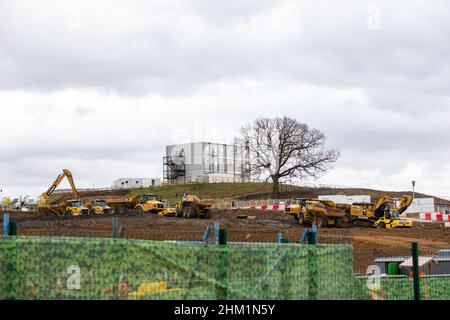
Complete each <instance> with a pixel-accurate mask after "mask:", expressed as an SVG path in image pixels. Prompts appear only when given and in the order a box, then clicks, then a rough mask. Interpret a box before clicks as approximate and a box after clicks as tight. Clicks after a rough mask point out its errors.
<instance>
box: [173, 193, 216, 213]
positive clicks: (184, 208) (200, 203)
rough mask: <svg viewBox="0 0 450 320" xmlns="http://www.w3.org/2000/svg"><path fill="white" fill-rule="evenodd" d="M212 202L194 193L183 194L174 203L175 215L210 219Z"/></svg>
mask: <svg viewBox="0 0 450 320" xmlns="http://www.w3.org/2000/svg"><path fill="white" fill-rule="evenodd" d="M213 204H214V200H211V199H205V200H202V199H200V198H199V197H198V196H196V195H193V194H184V195H183V196H182V197H181V200H180V201H179V202H178V204H177V205H176V209H175V212H176V217H183V218H186V219H192V218H201V219H210V218H211V207H212V206H213Z"/></svg>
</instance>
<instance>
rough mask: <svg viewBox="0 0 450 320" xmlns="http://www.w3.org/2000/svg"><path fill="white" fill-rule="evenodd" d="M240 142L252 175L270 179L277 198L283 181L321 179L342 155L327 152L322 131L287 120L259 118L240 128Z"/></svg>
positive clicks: (330, 151)
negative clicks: (248, 155) (288, 179)
mask: <svg viewBox="0 0 450 320" xmlns="http://www.w3.org/2000/svg"><path fill="white" fill-rule="evenodd" d="M239 140H240V142H241V143H242V144H246V145H247V146H248V148H249V151H250V163H251V172H252V174H253V175H256V176H257V177H258V178H260V177H261V176H266V177H267V179H271V180H272V182H273V193H274V196H277V195H279V193H280V180H281V179H283V178H286V177H290V178H299V179H305V178H307V177H313V178H318V177H319V176H321V175H322V174H323V173H325V172H326V171H327V170H328V169H329V168H330V165H331V164H332V163H334V162H336V160H337V159H338V158H339V156H340V155H339V152H337V151H335V150H325V148H324V144H325V140H326V139H325V135H324V134H323V133H322V132H320V131H319V130H316V129H310V128H309V127H308V126H307V125H306V124H303V123H300V122H298V121H297V120H295V119H291V118H288V117H283V118H273V119H269V118H261V119H257V120H255V121H254V123H252V124H249V125H246V126H244V127H242V128H241V137H240V138H239Z"/></svg>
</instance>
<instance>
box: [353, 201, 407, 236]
mask: <svg viewBox="0 0 450 320" xmlns="http://www.w3.org/2000/svg"><path fill="white" fill-rule="evenodd" d="M412 202H413V198H412V197H409V196H401V197H393V196H391V195H384V196H382V197H380V198H379V199H378V200H377V201H376V202H375V203H354V204H353V205H351V206H350V207H349V208H348V209H347V210H346V212H347V213H348V214H350V216H351V219H352V221H353V222H354V223H355V224H364V223H366V224H367V223H368V224H369V225H371V226H373V227H376V228H382V229H388V230H389V229H393V228H412V227H413V222H412V220H400V219H399V216H400V215H401V214H402V213H403V212H405V211H406V210H407V209H408V207H409V206H410V205H411V203H412Z"/></svg>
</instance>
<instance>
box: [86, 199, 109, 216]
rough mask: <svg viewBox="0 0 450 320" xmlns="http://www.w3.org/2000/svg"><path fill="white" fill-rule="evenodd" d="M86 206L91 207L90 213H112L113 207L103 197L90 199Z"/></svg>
mask: <svg viewBox="0 0 450 320" xmlns="http://www.w3.org/2000/svg"><path fill="white" fill-rule="evenodd" d="M86 207H87V208H88V209H89V214H96V215H105V214H109V213H111V207H110V206H108V203H107V202H106V200H103V199H95V200H91V201H88V202H87V203H86Z"/></svg>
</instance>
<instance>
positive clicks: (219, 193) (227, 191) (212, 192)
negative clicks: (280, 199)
mask: <svg viewBox="0 0 450 320" xmlns="http://www.w3.org/2000/svg"><path fill="white" fill-rule="evenodd" d="M271 192H272V184H270V183H198V184H188V185H169V186H162V187H155V188H144V189H135V190H132V191H131V192H130V193H129V194H128V196H134V195H137V194H141V193H153V194H155V195H157V196H158V197H160V198H161V199H166V200H168V201H169V202H170V203H175V202H176V201H177V200H179V198H180V197H181V196H182V195H183V193H191V194H195V195H197V196H199V197H200V198H202V199H215V200H231V199H236V198H240V197H242V196H245V195H250V194H270V193H271ZM177 194H178V197H177V196H176V195H177Z"/></svg>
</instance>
